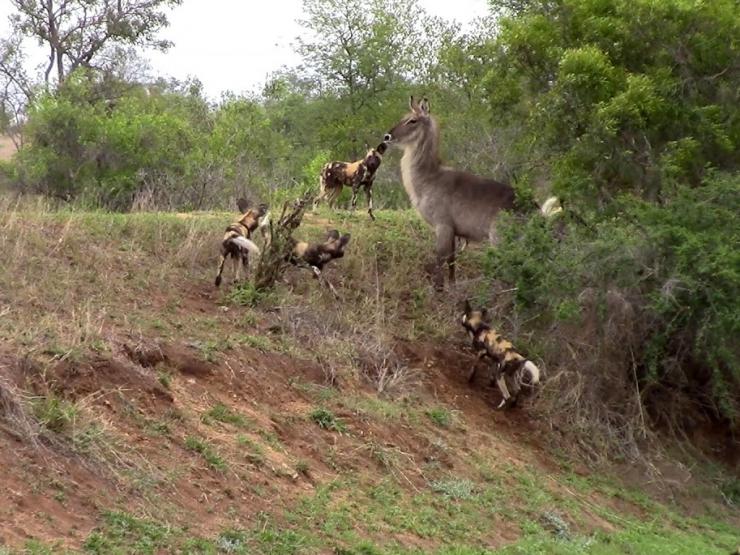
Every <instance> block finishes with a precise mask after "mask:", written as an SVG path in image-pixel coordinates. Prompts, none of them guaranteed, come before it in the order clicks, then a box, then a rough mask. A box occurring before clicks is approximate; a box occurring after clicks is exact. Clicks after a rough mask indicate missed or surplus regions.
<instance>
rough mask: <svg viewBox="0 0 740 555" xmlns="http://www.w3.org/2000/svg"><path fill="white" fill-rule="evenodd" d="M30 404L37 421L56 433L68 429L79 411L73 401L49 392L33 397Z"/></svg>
mask: <svg viewBox="0 0 740 555" xmlns="http://www.w3.org/2000/svg"><path fill="white" fill-rule="evenodd" d="M31 404H32V407H33V414H34V416H36V419H37V420H38V421H39V423H40V424H41V425H42V426H44V427H45V428H46V429H47V430H50V431H52V432H54V433H57V434H58V433H61V432H63V431H65V430H67V429H69V428H70V427H71V426H72V425H73V424H74V422H75V420H76V419H77V415H78V412H79V411H78V409H77V406H75V405H74V404H73V403H70V402H69V401H67V400H65V399H61V398H60V397H57V396H56V395H54V394H51V393H50V394H48V395H46V396H44V397H37V398H35V399H33V401H32V403H31Z"/></svg>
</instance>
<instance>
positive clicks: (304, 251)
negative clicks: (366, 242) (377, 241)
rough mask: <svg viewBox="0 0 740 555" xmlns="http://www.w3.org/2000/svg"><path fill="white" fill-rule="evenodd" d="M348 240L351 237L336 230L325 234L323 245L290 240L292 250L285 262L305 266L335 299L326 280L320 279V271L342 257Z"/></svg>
mask: <svg viewBox="0 0 740 555" xmlns="http://www.w3.org/2000/svg"><path fill="white" fill-rule="evenodd" d="M350 238H351V235H350V234H349V233H345V234H344V235H341V234H340V233H339V231H337V230H336V229H331V230H329V231H328V232H327V234H326V239H325V240H324V242H323V243H313V244H311V243H308V242H306V241H298V240H296V239H293V238H291V240H292V248H291V250H290V253H288V255H287V256H286V260H287V261H288V262H290V263H291V264H293V265H294V266H304V265H305V266H308V267H309V268H311V271H312V272H313V274H314V277H315V278H316V279H318V280H319V281H323V282H325V283H326V285H327V287H328V288H329V289H330V290H331V292H332V293H333V294H334V296H335V297H336V296H337V292H336V290H335V289H334V287H333V286H332V284H331V283H329V281H328V280H327V279H326V278H323V277H322V274H321V271H322V270H323V269H324V266H326V265H327V264H328V263H329V262H331V261H332V260H335V259H337V258H342V257H343V256H344V249H345V248H347V244H348V243H349V240H350Z"/></svg>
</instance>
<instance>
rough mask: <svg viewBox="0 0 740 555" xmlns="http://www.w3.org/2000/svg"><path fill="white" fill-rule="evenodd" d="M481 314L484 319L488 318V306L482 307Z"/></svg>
mask: <svg viewBox="0 0 740 555" xmlns="http://www.w3.org/2000/svg"><path fill="white" fill-rule="evenodd" d="M480 316H481V318H483V319H484V320H485V319H486V318H488V309H487V308H481V309H480Z"/></svg>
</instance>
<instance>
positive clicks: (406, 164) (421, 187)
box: [384, 96, 560, 289]
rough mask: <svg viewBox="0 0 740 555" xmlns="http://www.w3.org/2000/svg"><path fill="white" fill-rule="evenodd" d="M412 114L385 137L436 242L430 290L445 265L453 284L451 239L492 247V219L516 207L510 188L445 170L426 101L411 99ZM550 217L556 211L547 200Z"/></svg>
mask: <svg viewBox="0 0 740 555" xmlns="http://www.w3.org/2000/svg"><path fill="white" fill-rule="evenodd" d="M410 108H411V111H410V112H409V113H407V114H406V115H405V116H403V118H401V121H399V122H398V123H397V124H396V125H395V126H394V127H393V129H391V130H390V131H389V132H388V134H387V135H386V136H385V139H384V140H385V141H386V142H388V143H389V144H390V145H393V146H396V147H398V148H400V149H402V150H403V157H402V158H401V178H402V180H403V186H404V188H405V189H406V193H407V194H408V196H409V199H410V200H411V204H412V205H413V206H414V208H416V210H417V211H418V212H419V213H420V214H421V216H422V217H423V218H424V220H426V222H427V223H428V224H429V225H430V226H432V227H433V228H434V233H435V235H436V237H437V244H436V266H435V271H434V285H435V287H436V288H437V289H441V288H442V287H443V286H444V275H443V266H444V264H445V262H446V263H447V264H448V266H449V277H450V282H454V281H455V238H456V237H460V238H462V239H464V240H465V241H466V242H467V241H475V242H478V241H484V240H489V241H490V242H491V243H493V244H495V242H496V216H497V215H498V213H499V212H500V211H501V210H507V209H511V208H513V207H514V199H515V195H514V189H513V188H512V187H511V186H509V185H506V184H504V183H500V182H498V181H495V180H493V179H488V178H485V177H480V176H477V175H474V174H472V173H469V172H465V171H460V170H456V169H453V168H449V167H447V166H443V165H442V162H441V160H440V158H439V126H438V125H437V122H436V120H435V119H434V118H433V117H432V116H431V115H430V113H429V101H428V100H427V99H426V98H424V99H423V100H422V101H421V102H417V101H416V100H414V97H413V96H412V97H411V102H410ZM546 206H547V212H546V211H545V210H544V205H543V210H542V212H543V214H545V215H550V214H554V213H556V212H557V211H559V210H560V207H559V204H558V202H557V199H548V201H547V203H546Z"/></svg>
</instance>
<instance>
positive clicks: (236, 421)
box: [201, 403, 249, 428]
mask: <svg viewBox="0 0 740 555" xmlns="http://www.w3.org/2000/svg"><path fill="white" fill-rule="evenodd" d="M214 420H215V421H216V422H222V423H224V424H232V425H234V426H236V427H238V428H248V427H249V421H248V420H247V418H246V417H245V416H244V415H242V414H240V413H238V412H236V411H234V410H232V409H230V408H229V407H227V406H226V405H224V404H223V403H217V404H215V405H214V406H213V407H211V408H210V409H209V410H208V411H207V412H206V413H204V414H203V416H201V421H202V422H203V423H204V424H210V423H211V422H212V421H214Z"/></svg>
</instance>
